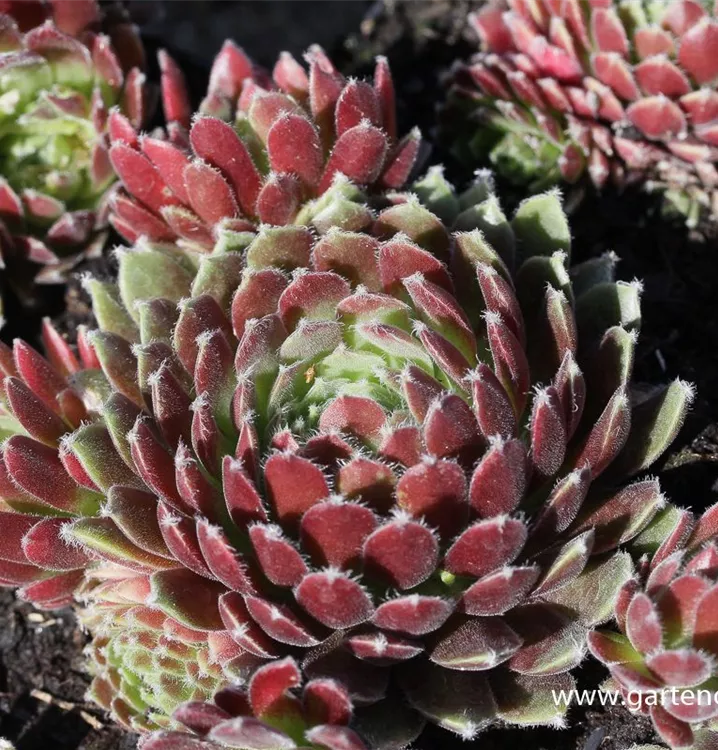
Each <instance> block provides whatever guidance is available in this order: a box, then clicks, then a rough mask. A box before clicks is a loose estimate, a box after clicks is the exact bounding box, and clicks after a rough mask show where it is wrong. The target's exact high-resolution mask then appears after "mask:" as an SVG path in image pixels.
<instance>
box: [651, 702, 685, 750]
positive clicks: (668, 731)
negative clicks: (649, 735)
mask: <svg viewBox="0 0 718 750" xmlns="http://www.w3.org/2000/svg"><path fill="white" fill-rule="evenodd" d="M649 710H650V713H651V719H653V725H654V726H655V728H656V731H657V732H658V735H659V736H660V737H661V739H663V740H665V741H666V742H668V743H669V745H670V746H671V747H675V748H680V747H686V748H688V747H693V743H694V737H693V730H692V729H691V728H690V726H689V725H688V724H686V723H685V722H683V721H680V720H679V719H676V718H675V717H674V716H671V715H670V714H669V713H668V711H666V710H665V709H664V708H663V707H662V706H651V707H650V709H649Z"/></svg>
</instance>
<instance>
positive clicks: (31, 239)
mask: <svg viewBox="0 0 718 750" xmlns="http://www.w3.org/2000/svg"><path fill="white" fill-rule="evenodd" d="M101 20H102V19H101V14H100V9H99V6H98V5H97V4H96V3H95V2H94V1H90V2H87V1H85V0H79V1H78V0H54V2H48V3H42V2H34V1H32V2H2V3H0V238H1V241H0V265H1V263H2V257H3V256H4V261H5V262H6V263H10V262H12V261H31V262H32V263H34V264H41V265H42V266H44V268H43V269H42V271H41V272H40V274H39V277H38V279H39V280H44V281H56V280H58V279H59V278H61V276H62V273H61V272H62V270H63V269H66V268H67V267H68V265H70V264H72V262H74V261H75V260H76V259H77V256H78V254H79V253H81V252H84V251H87V250H88V249H91V248H93V247H95V248H98V249H99V248H100V247H101V244H102V238H101V236H100V234H99V233H101V231H102V230H103V229H104V228H105V227H106V220H107V216H106V213H107V206H106V200H105V198H106V196H107V191H108V188H109V187H110V186H111V185H112V183H113V182H114V180H115V176H114V173H113V169H112V165H111V163H110V159H109V145H110V144H109V139H108V137H107V134H106V132H107V121H108V113H109V110H110V109H111V108H112V107H115V106H118V107H120V108H121V109H122V111H123V112H124V113H125V114H126V116H127V117H128V118H130V120H131V121H132V122H134V123H135V125H136V126H137V127H139V126H140V125H141V124H142V122H143V120H144V117H145V96H144V74H143V73H142V72H141V70H140V68H139V67H138V66H139V65H141V64H142V47H141V45H140V43H139V39H138V38H137V37H136V35H135V34H134V31H133V29H132V27H131V25H130V24H128V23H124V22H121V21H118V22H117V23H115V24H114V25H112V27H110V28H108V29H107V31H108V34H111V35H112V36H110V35H108V34H104V33H101V26H102V24H101ZM14 281H16V282H18V283H21V281H22V279H20V277H19V276H18V277H17V278H16V279H14Z"/></svg>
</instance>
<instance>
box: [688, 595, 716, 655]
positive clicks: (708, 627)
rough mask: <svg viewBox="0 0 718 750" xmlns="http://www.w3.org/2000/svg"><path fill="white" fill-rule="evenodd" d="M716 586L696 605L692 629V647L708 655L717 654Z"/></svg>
mask: <svg viewBox="0 0 718 750" xmlns="http://www.w3.org/2000/svg"><path fill="white" fill-rule="evenodd" d="M716 613H718V586H713V587H712V588H711V589H710V590H709V591H708V592H706V593H705V594H704V595H703V597H702V598H701V600H700V603H699V604H698V608H697V610H696V614H695V626H694V628H693V646H694V647H695V648H701V649H705V650H706V651H708V652H709V653H712V654H715V653H718V647H717V644H718V627H717V626H716V623H718V619H716V617H717V614H716Z"/></svg>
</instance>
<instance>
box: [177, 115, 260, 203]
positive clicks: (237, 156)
mask: <svg viewBox="0 0 718 750" xmlns="http://www.w3.org/2000/svg"><path fill="white" fill-rule="evenodd" d="M190 141H191V143H192V148H193V150H194V152H195V154H197V156H199V157H200V159H203V160H204V161H205V162H207V163H208V164H210V165H211V166H213V167H215V168H216V169H219V171H220V172H221V173H222V174H223V175H224V177H225V178H226V179H227V181H228V182H229V185H230V186H231V187H232V189H233V192H234V195H235V196H236V199H237V201H238V203H239V205H240V207H241V209H242V212H243V213H244V214H245V215H246V216H254V213H255V205H256V202H257V196H258V195H259V190H260V187H261V178H260V176H259V173H258V172H257V169H256V167H255V166H254V162H253V161H252V157H251V156H250V154H249V151H248V150H247V147H246V146H245V145H244V143H243V142H242V141H241V140H240V138H239V136H238V135H237V133H236V132H235V130H234V129H233V128H232V126H231V125H228V124H227V123H225V122H222V121H221V120H218V119H216V118H214V117H200V118H198V119H196V120H195V122H194V124H193V126H192V130H191V131H190Z"/></svg>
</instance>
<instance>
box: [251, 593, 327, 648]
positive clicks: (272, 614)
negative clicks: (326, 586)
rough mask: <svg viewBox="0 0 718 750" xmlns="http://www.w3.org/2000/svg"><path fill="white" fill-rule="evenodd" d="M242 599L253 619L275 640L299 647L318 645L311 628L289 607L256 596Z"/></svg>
mask: <svg viewBox="0 0 718 750" xmlns="http://www.w3.org/2000/svg"><path fill="white" fill-rule="evenodd" d="M244 601H245V604H246V606H247V611H248V612H249V614H250V615H251V616H252V618H253V619H254V621H255V622H256V623H257V624H258V625H259V626H261V628H262V629H263V630H264V631H265V632H266V633H267V635H269V636H270V638H273V639H274V640H275V641H279V643H286V644H287V645H289V646H298V647H300V648H310V647H313V646H318V645H319V639H318V638H317V637H316V636H315V635H314V634H313V633H312V630H311V629H310V628H309V627H308V626H307V625H306V624H305V623H304V622H303V621H302V620H301V619H300V618H299V617H298V616H297V615H296V614H295V613H294V612H293V611H292V610H291V609H289V607H286V606H284V605H281V604H275V603H273V602H269V601H267V600H266V599H261V598H259V597H256V596H247V597H245V600H244Z"/></svg>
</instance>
